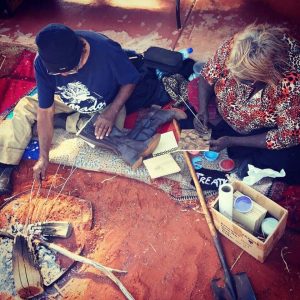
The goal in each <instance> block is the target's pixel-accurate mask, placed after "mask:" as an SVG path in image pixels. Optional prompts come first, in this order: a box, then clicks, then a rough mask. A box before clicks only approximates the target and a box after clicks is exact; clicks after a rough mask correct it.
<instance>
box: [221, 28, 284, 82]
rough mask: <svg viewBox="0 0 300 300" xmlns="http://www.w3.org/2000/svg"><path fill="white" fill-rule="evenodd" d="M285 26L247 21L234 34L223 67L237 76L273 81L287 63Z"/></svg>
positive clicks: (242, 78) (278, 78) (238, 77)
mask: <svg viewBox="0 0 300 300" xmlns="http://www.w3.org/2000/svg"><path fill="white" fill-rule="evenodd" d="M285 32H286V29H285V28H282V27H276V26H273V27H272V26H271V25H268V24H260V25H256V24H251V25H249V26H247V27H246V28H245V29H244V31H242V32H241V33H239V34H237V35H236V36H235V38H234V41H233V47H232V50H231V53H230V56H229V60H228V62H227V67H228V69H229V70H230V71H231V73H232V74H233V76H234V77H236V78H237V79H238V80H239V79H240V80H252V81H262V82H265V83H267V84H272V85H274V84H276V83H277V82H278V80H280V79H281V78H282V72H283V71H284V70H285V69H286V68H287V67H288V66H289V58H288V45H287V44H286V43H285V42H284V40H283V37H284V33H285Z"/></svg>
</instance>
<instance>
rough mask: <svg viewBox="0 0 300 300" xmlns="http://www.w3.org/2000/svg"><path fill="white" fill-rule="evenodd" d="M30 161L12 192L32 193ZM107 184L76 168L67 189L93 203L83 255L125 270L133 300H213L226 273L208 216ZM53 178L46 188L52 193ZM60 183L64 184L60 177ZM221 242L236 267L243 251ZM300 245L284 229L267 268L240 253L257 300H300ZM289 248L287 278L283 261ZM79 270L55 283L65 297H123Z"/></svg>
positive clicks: (137, 186) (157, 194) (137, 189)
mask: <svg viewBox="0 0 300 300" xmlns="http://www.w3.org/2000/svg"><path fill="white" fill-rule="evenodd" d="M33 163H34V162H32V161H26V162H22V164H21V165H20V167H19V169H18V170H16V171H15V173H14V193H17V192H20V191H23V190H26V189H30V187H31V184H32V172H31V168H32V166H33ZM56 170H57V165H54V164H51V165H50V166H49V170H48V174H51V175H53V174H55V172H56ZM58 174H59V175H61V176H63V177H64V178H67V176H68V175H69V174H70V168H61V169H60V170H59V172H58ZM58 177H60V176H58ZM48 178H50V177H48ZM52 178H53V176H52ZM110 178H112V175H109V174H103V173H95V172H88V171H84V170H76V171H75V173H74V174H73V175H72V177H71V178H70V180H69V181H68V183H67V184H66V186H65V188H64V190H63V193H65V194H70V195H73V196H76V197H79V198H83V199H87V200H90V201H91V202H92V204H93V211H94V220H93V223H94V224H93V227H92V229H91V230H90V231H88V232H87V234H86V241H87V242H86V245H85V250H84V255H85V256H87V257H89V258H91V259H94V260H97V261H99V262H100V263H102V264H103V265H105V266H109V267H111V268H116V269H121V270H127V271H128V273H127V274H126V275H121V276H118V277H119V279H120V280H121V281H122V283H123V284H124V285H125V287H126V288H127V289H128V290H129V292H130V293H131V294H132V295H133V296H134V298H136V299H212V298H213V297H212V292H211V289H210V280H211V279H212V278H214V277H223V273H222V270H221V268H220V264H219V261H218V258H217V255H216V251H215V249H214V246H213V242H212V239H211V237H210V234H209V231H208V228H207V224H206V222H205V219H204V216H203V215H202V214H201V213H200V212H199V211H195V210H193V209H190V210H189V209H184V208H182V207H181V206H180V205H178V204H176V203H174V202H173V201H172V200H171V199H170V198H169V197H168V196H167V195H166V194H165V193H164V192H162V191H160V190H157V189H155V188H153V187H151V186H149V185H146V184H144V183H141V182H137V181H135V180H131V179H127V178H123V177H119V176H118V177H114V178H112V179H110ZM106 179H110V180H107V181H105V182H104V180H106ZM51 180H52V179H51ZM51 180H50V179H49V180H48V181H47V182H44V184H43V187H44V188H47V187H48V188H49V186H50V184H51ZM59 181H60V182H61V183H62V182H63V180H62V178H61V177H60V179H59ZM221 240H222V244H223V246H224V249H225V250H224V251H225V253H226V256H227V262H228V264H229V266H232V265H233V264H234V262H235V261H236V260H237V258H238V256H239V255H240V253H241V252H242V250H241V249H240V248H239V247H237V246H235V245H234V244H232V243H231V242H230V241H229V240H227V239H226V238H223V237H222V238H221ZM299 242H300V236H299V234H298V235H297V234H295V233H292V232H290V231H286V234H285V235H284V237H283V238H282V239H281V240H280V241H279V243H278V244H277V245H276V246H275V248H274V249H273V251H272V252H271V254H270V255H269V257H268V259H267V260H266V262H265V263H264V264H261V263H260V262H258V261H257V260H255V259H254V258H252V257H251V256H249V255H248V254H247V253H243V254H242V256H241V257H240V258H239V259H238V261H237V262H236V264H235V266H234V268H233V273H238V272H242V271H244V272H246V273H247V274H248V276H249V278H250V280H251V282H252V286H253V288H254V290H255V293H256V295H257V298H258V299H278V298H280V299H281V300H283V299H299V298H298V297H299V294H300V285H299V277H300V262H299V259H298V255H297V254H298V253H299V252H300V243H299ZM284 247H287V249H285V252H284V253H286V254H285V256H284V259H285V261H286V263H287V265H288V268H289V272H288V271H287V269H286V268H285V264H284V261H283V259H282V257H281V251H282V249H283V248H284ZM77 266H78V267H77V268H76V267H74V268H73V271H72V272H71V273H70V274H69V275H68V276H67V280H64V281H63V282H58V285H59V286H60V287H61V289H62V293H63V295H64V296H63V299H72V300H73V299H82V300H83V299H84V300H85V299H122V294H121V292H120V291H119V289H118V288H117V287H116V286H115V285H114V284H113V283H112V282H111V281H110V280H109V279H108V278H105V277H104V276H103V275H101V274H100V272H99V271H97V270H95V269H94V268H92V267H90V266H81V265H80V264H78V265H77ZM297 295H298V296H297ZM0 298H1V296H0Z"/></svg>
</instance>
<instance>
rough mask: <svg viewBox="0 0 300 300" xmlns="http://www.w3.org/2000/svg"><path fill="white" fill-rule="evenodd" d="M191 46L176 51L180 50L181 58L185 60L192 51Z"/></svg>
mask: <svg viewBox="0 0 300 300" xmlns="http://www.w3.org/2000/svg"><path fill="white" fill-rule="evenodd" d="M193 51H194V50H193V48H185V49H181V50H178V52H180V53H181V54H182V59H183V60H185V59H187V58H188V57H189V56H190V54H191V53H193Z"/></svg>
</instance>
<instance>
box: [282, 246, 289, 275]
mask: <svg viewBox="0 0 300 300" xmlns="http://www.w3.org/2000/svg"><path fill="white" fill-rule="evenodd" d="M287 249H288V247H283V248H282V249H281V258H282V260H283V262H284V264H285V268H286V270H287V271H288V273H290V269H289V267H288V264H287V262H286V261H285V259H284V256H285V255H286V254H288V253H290V252H285V253H284V250H287Z"/></svg>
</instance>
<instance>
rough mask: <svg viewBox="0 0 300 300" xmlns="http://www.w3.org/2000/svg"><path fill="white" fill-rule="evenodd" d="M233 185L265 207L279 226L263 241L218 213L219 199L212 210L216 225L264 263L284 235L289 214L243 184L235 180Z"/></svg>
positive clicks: (220, 230)
mask: <svg viewBox="0 0 300 300" xmlns="http://www.w3.org/2000/svg"><path fill="white" fill-rule="evenodd" d="M231 183H232V185H233V188H234V190H235V191H240V192H241V193H243V194H245V195H247V196H249V197H251V198H252V200H253V201H255V202H256V203H258V204H260V205H261V206H262V207H264V208H265V209H266V210H267V211H268V214H270V215H271V216H273V217H274V218H276V219H277V220H278V221H279V224H278V226H277V228H276V229H275V231H274V232H273V233H272V234H270V235H269V236H268V237H267V238H266V240H264V241H262V240H260V239H258V238H256V237H255V236H254V235H252V234H251V233H249V232H248V231H246V230H245V229H243V228H242V227H241V226H239V225H238V224H237V223H234V222H233V221H231V220H229V219H228V218H226V217H225V216H224V215H222V214H221V213H220V212H219V211H218V198H217V199H216V201H215V202H214V203H213V205H212V208H211V214H212V217H213V220H214V224H215V226H216V228H217V230H218V231H219V232H220V233H221V234H222V235H224V236H226V237H227V238H228V239H230V240H231V241H232V242H233V243H235V244H236V245H238V246H239V247H241V248H242V249H243V250H245V251H246V252H247V253H249V254H250V255H252V256H253V257H254V258H256V259H257V260H259V261H260V262H264V261H265V259H266V258H267V256H268V254H269V253H270V252H271V250H272V249H273V247H274V245H275V244H276V243H277V242H278V240H279V239H280V238H281V237H282V235H283V234H284V231H285V227H286V221H287V216H288V212H287V210H286V209H284V208H283V207H281V206H280V205H278V204H277V203H275V202H274V201H272V200H271V199H269V198H268V197H266V196H264V195H263V194H261V193H260V192H258V191H256V190H254V189H253V188H251V187H249V186H247V185H246V184H244V183H243V182H241V181H237V180H234V181H232V182H231Z"/></svg>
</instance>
